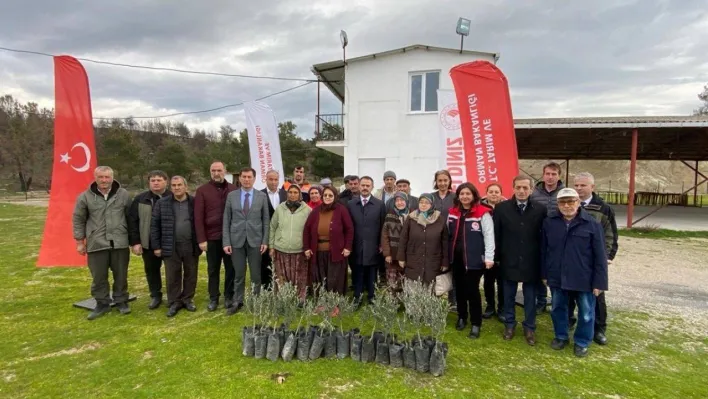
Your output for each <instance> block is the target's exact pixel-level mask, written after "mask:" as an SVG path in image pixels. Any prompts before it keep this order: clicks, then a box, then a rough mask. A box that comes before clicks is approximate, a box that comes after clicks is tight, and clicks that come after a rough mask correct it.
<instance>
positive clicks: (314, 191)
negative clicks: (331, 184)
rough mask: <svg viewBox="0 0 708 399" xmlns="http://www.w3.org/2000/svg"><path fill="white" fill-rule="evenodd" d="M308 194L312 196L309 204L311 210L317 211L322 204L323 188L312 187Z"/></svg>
mask: <svg viewBox="0 0 708 399" xmlns="http://www.w3.org/2000/svg"><path fill="white" fill-rule="evenodd" d="M307 194H309V195H310V202H308V203H307V206H309V207H310V209H315V208H316V207H318V206H320V204H322V187H320V186H312V187H310V191H308V193H307Z"/></svg>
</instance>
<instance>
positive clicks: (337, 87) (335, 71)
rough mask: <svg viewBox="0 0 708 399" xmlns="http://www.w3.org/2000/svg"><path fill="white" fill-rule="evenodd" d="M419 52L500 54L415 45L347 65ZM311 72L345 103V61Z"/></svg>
mask: <svg viewBox="0 0 708 399" xmlns="http://www.w3.org/2000/svg"><path fill="white" fill-rule="evenodd" d="M417 50H424V51H436V52H445V53H454V54H462V55H472V56H480V55H481V56H488V57H493V58H494V60H495V61H496V60H498V59H499V53H489V52H484V51H474V50H462V51H460V49H453V48H446V47H436V46H427V45H424V44H414V45H411V46H406V47H401V48H397V49H393V50H388V51H382V52H379V53H373V54H368V55H362V56H359V57H354V58H347V61H346V63H347V64H349V63H352V62H360V61H366V60H373V59H376V58H381V57H386V56H390V55H395V54H403V53H406V52H409V51H417ZM311 70H312V73H313V74H315V76H317V78H318V79H319V80H322V83H324V85H325V86H327V88H328V89H329V91H331V92H332V94H334V95H335V96H336V97H337V98H338V99H339V101H342V102H344V60H336V61H329V62H323V63H321V64H315V65H313V66H312V68H311Z"/></svg>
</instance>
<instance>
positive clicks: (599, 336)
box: [592, 331, 607, 345]
mask: <svg viewBox="0 0 708 399" xmlns="http://www.w3.org/2000/svg"><path fill="white" fill-rule="evenodd" d="M592 340H593V341H595V343H596V344H598V345H607V337H606V336H605V333H604V332H601V331H598V332H596V333H595V337H594V338H593V339H592Z"/></svg>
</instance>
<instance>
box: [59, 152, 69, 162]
mask: <svg viewBox="0 0 708 399" xmlns="http://www.w3.org/2000/svg"><path fill="white" fill-rule="evenodd" d="M70 159H71V157H70V156H69V153H68V152H67V153H66V154H61V161H59V162H64V163H66V164H68V163H69V160H70Z"/></svg>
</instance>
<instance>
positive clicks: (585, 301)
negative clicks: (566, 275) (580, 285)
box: [551, 287, 595, 348]
mask: <svg viewBox="0 0 708 399" xmlns="http://www.w3.org/2000/svg"><path fill="white" fill-rule="evenodd" d="M571 293H572V294H573V295H575V296H576V298H577V304H578V325H577V326H576V327H575V334H574V335H573V341H574V342H575V344H576V345H578V346H580V347H583V348H587V347H588V346H590V342H592V338H593V336H594V334H595V295H593V294H592V292H578V291H566V290H563V289H560V288H555V287H551V295H552V299H551V319H552V320H553V330H554V332H555V335H556V339H560V340H564V341H568V340H569V337H568V329H569V327H568V324H569V320H568V300H569V298H570V294H571Z"/></svg>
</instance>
